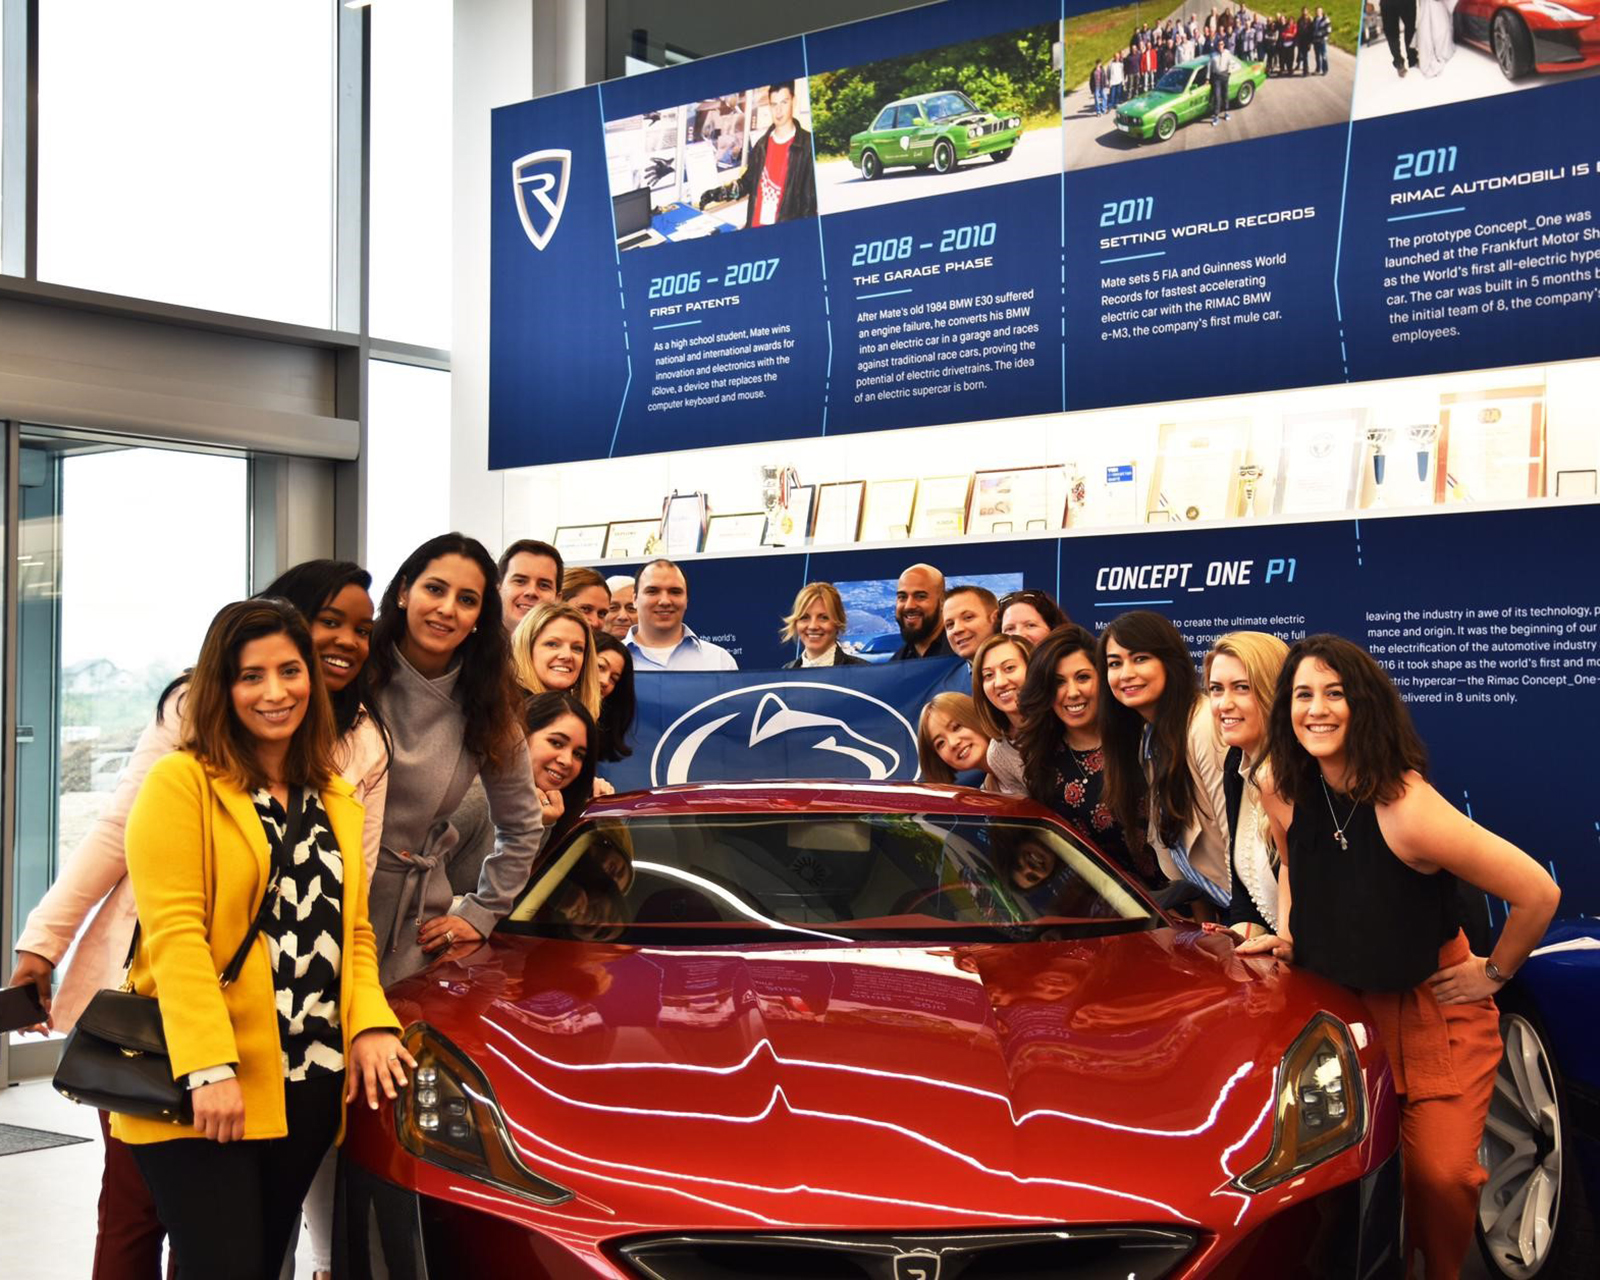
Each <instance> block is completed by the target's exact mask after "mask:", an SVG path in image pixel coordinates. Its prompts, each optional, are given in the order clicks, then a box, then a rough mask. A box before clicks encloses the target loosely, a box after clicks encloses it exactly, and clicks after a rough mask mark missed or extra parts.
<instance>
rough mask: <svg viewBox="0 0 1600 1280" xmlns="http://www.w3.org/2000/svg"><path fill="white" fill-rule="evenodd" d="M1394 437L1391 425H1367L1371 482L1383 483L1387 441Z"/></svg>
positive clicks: (1387, 448) (1387, 455)
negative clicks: (1370, 459)
mask: <svg viewBox="0 0 1600 1280" xmlns="http://www.w3.org/2000/svg"><path fill="white" fill-rule="evenodd" d="M1393 438H1394V428H1393V427H1368V428H1367V448H1369V449H1371V450H1372V482H1373V483H1374V484H1376V485H1378V486H1379V487H1380V488H1381V487H1382V485H1383V472H1384V466H1385V464H1386V463H1387V462H1388V460H1389V452H1388V450H1389V441H1390V440H1391V439H1393Z"/></svg>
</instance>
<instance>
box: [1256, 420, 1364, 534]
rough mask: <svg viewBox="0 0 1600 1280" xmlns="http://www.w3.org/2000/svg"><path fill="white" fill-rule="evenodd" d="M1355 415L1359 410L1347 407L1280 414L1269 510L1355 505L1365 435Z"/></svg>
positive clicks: (1340, 508) (1309, 510) (1303, 510)
mask: <svg viewBox="0 0 1600 1280" xmlns="http://www.w3.org/2000/svg"><path fill="white" fill-rule="evenodd" d="M1361 417H1362V413H1361V411H1360V410H1351V411H1350V412H1342V411H1335V412H1332V413H1307V414H1290V415H1288V416H1287V417H1285V418H1284V421H1283V446H1282V448H1281V449H1280V450H1279V453H1278V485H1277V489H1278V492H1277V496H1276V499H1275V501H1274V503H1273V510H1274V511H1276V512H1277V513H1278V514H1279V515H1304V514H1309V513H1312V512H1318V511H1348V510H1350V509H1351V508H1352V507H1354V506H1355V505H1356V499H1357V497H1358V490H1359V486H1360V484H1361V460H1362V457H1363V456H1364V455H1363V452H1362V444H1363V442H1364V441H1365V440H1366V434H1365V433H1364V432H1363V430H1362V427H1361Z"/></svg>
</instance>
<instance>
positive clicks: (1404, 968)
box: [1239, 635, 1561, 1277]
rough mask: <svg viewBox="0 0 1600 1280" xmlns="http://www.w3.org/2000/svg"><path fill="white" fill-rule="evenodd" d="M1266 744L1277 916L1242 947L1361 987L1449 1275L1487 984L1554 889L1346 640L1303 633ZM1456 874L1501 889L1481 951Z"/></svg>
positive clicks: (1535, 931) (1490, 1035)
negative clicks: (1452, 796)
mask: <svg viewBox="0 0 1600 1280" xmlns="http://www.w3.org/2000/svg"><path fill="white" fill-rule="evenodd" d="M1267 750H1268V756H1269V758H1270V760H1271V767H1272V790H1271V791H1270V792H1267V793H1264V798H1265V800H1266V804H1267V812H1268V814H1269V816H1270V818H1271V821H1272V826H1273V833H1274V835H1275V836H1276V837H1277V838H1278V840H1279V842H1280V844H1279V847H1280V848H1281V849H1282V850H1283V871H1282V872H1281V873H1280V875H1279V880H1278V908H1279V912H1280V916H1281V918H1282V919H1283V921H1285V922H1286V927H1285V928H1284V929H1283V930H1282V931H1281V932H1280V934H1279V935H1278V936H1271V935H1268V936H1265V937H1262V938H1254V939H1251V940H1250V941H1247V942H1244V943H1241V944H1240V947H1239V950H1240V951H1242V952H1246V953H1249V952H1266V953H1270V954H1272V955H1274V956H1276V957H1277V958H1278V959H1280V960H1283V961H1285V962H1292V963H1294V964H1298V965H1302V966H1304V967H1305V968H1307V969H1310V970H1312V971H1313V972H1315V973H1319V974H1321V975H1322V976H1323V977H1325V978H1329V979H1331V980H1333V981H1334V982H1339V983H1342V984H1344V985H1345V986H1347V987H1352V988H1354V989H1355V990H1356V991H1358V992H1360V993H1361V995H1362V997H1363V999H1364V1000H1365V1002H1366V1006H1367V1009H1368V1011H1369V1012H1370V1013H1371V1014H1372V1021H1373V1023H1374V1024H1375V1026H1376V1028H1377V1032H1378V1038H1379V1039H1380V1040H1381V1041H1382V1042H1383V1045H1384V1048H1385V1049H1386V1050H1387V1052H1388V1055H1389V1062H1390V1065H1391V1067H1392V1068H1393V1070H1394V1077H1395V1091H1396V1093H1397V1094H1399V1095H1400V1099H1401V1108H1400V1139H1401V1147H1402V1151H1403V1160H1402V1171H1403V1172H1402V1176H1403V1178H1404V1181H1405V1206H1406V1225H1407V1228H1408V1233H1409V1237H1410V1240H1411V1244H1412V1247H1415V1248H1420V1249H1421V1250H1422V1254H1423V1258H1424V1260H1425V1263H1426V1267H1427V1274H1428V1275H1429V1276H1430V1277H1432V1276H1454V1275H1456V1274H1457V1273H1458V1272H1459V1271H1460V1268H1461V1264H1462V1262H1463V1261H1464V1260H1465V1258H1466V1254H1467V1250H1468V1249H1469V1248H1470V1247H1471V1244H1472V1238H1473V1227H1474V1225H1475V1223H1476V1221H1477V1213H1478V1196H1479V1191H1480V1190H1481V1188H1482V1187H1483V1184H1484V1181H1485V1179H1486V1177H1487V1175H1486V1174H1485V1173H1484V1171H1483V1169H1482V1167H1481V1166H1480V1165H1479V1164H1478V1145H1479V1143H1480V1141H1481V1140H1482V1136H1483V1126H1484V1119H1485V1117H1486V1115H1487V1114H1488V1109H1489V1100H1490V1098H1491V1096H1492V1095H1493V1092H1494V1079H1495V1070H1496V1068H1497V1067H1498V1065H1499V1061H1500V1035H1499V1015H1498V1013H1497V1012H1496V1009H1495V1004H1494V998H1493V997H1494V995H1495V993H1496V992H1497V991H1499V990H1500V988H1501V986H1502V985H1503V984H1504V982H1505V980H1506V979H1507V978H1509V977H1510V976H1511V975H1512V974H1513V973H1515V972H1516V971H1517V968H1518V967H1519V966H1520V965H1521V964H1522V962H1523V961H1524V960H1526V959H1527V958H1528V954H1529V952H1531V951H1532V950H1533V948H1534V947H1535V946H1536V945H1538V942H1539V940H1540V938H1542V937H1543V936H1544V931H1545V928H1546V926H1547V925H1548V924H1549V923H1550V918H1551V917H1552V916H1553V915H1554V914H1555V909H1556V905H1557V903H1558V902H1559V901H1560V897H1561V891H1560V890H1559V889H1558V888H1557V887H1556V885H1555V882H1554V881H1553V880H1552V879H1551V878H1550V876H1549V875H1548V874H1547V873H1546V872H1545V870H1544V868H1543V867H1541V866H1540V865H1539V864H1538V863H1537V862H1535V861H1534V860H1533V859H1532V858H1530V857H1529V856H1528V855H1527V854H1526V853H1524V852H1523V851H1522V850H1521V849H1518V848H1517V847H1516V846H1515V845H1513V844H1511V843H1509V842H1508V841H1506V840H1503V839H1501V838H1500V837H1499V836H1497V835H1495V834H1493V833H1492V832H1490V831H1486V830H1485V829H1484V828H1483V827H1480V826H1478V824H1477V823H1475V822H1473V821H1472V819H1471V818H1469V817H1467V816H1466V815H1465V814H1463V813H1461V812H1460V811H1459V810H1458V809H1457V808H1456V807H1455V806H1454V805H1452V804H1451V803H1450V802H1449V801H1448V800H1446V799H1445V798H1444V797H1443V796H1442V795H1440V794H1439V792H1438V791H1436V790H1435V789H1434V788H1433V786H1432V785H1431V784H1430V783H1429V782H1428V779H1427V767H1428V761H1427V752H1426V750H1425V749H1424V747H1423V745H1422V741H1421V739H1420V738H1419V737H1418V736H1417V732H1416V729H1415V728H1414V727H1413V726H1412V723H1411V716H1410V714H1409V712H1408V711H1407V710H1406V705H1405V703H1404V702H1403V701H1402V700H1401V697H1400V694H1399V692H1398V691H1397V690H1396V689H1395V687H1394V684H1393V683H1392V682H1391V681H1390V679H1389V677H1388V675H1387V674H1386V673H1385V672H1384V670H1383V668H1382V667H1380V666H1379V665H1378V663H1377V662H1376V661H1374V659H1373V658H1372V657H1371V655H1370V654H1368V653H1367V652H1366V650H1364V649H1362V648H1361V647H1360V646H1358V645H1354V644H1352V643H1350V641H1348V640H1344V639H1341V638H1340V637H1338V636H1331V635H1314V636H1308V637H1306V639H1304V640H1301V641H1300V642H1298V643H1297V644H1295V645H1294V646H1293V647H1292V648H1291V649H1290V650H1289V654H1288V657H1287V659H1286V660H1285V662H1284V665H1283V673H1282V675H1281V677H1280V678H1279V681H1278V687H1277V690H1276V694H1275V696H1274V699H1273V704H1272V713H1271V718H1270V720H1269V722H1268V730H1267ZM1458 877H1459V879H1460V880H1463V881H1466V882H1467V883H1469V884H1471V885H1473V886H1474V887H1476V888H1478V889H1480V890H1481V891H1483V892H1484V893H1486V894H1489V895H1490V896H1491V897H1494V898H1499V899H1501V900H1503V901H1504V902H1505V903H1506V904H1507V905H1508V908H1509V909H1508V912H1507V915H1506V922H1505V925H1504V926H1503V928H1502V929H1501V931H1500V937H1499V940H1498V941H1497V942H1496V943H1495V946H1494V950H1493V951H1492V952H1491V953H1490V954H1489V955H1488V956H1487V957H1484V956H1477V955H1473V954H1472V952H1471V949H1470V948H1469V946H1468V944H1467V940H1466V937H1465V936H1464V935H1463V934H1462V932H1461V929H1460V924H1459V921H1460V912H1459V910H1458V907H1457V899H1456V893H1455V882H1456V880H1457V878H1458Z"/></svg>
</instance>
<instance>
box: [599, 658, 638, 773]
mask: <svg viewBox="0 0 1600 1280" xmlns="http://www.w3.org/2000/svg"><path fill="white" fill-rule="evenodd" d="M594 665H595V672H596V675H597V676H598V678H599V682H600V715H599V716H598V717H597V718H596V720H595V729H596V730H597V732H598V734H599V739H600V741H599V745H598V747H597V749H596V751H595V753H594V754H595V758H596V759H597V760H601V761H605V762H608V763H613V764H614V763H616V762H617V761H618V760H626V759H627V758H628V757H629V756H631V755H632V754H633V746H632V744H631V743H629V741H628V738H629V736H630V735H631V734H632V733H633V718H634V715H635V714H636V713H637V711H638V700H637V698H636V696H635V695H634V692H633V655H632V654H631V653H629V652H628V646H627V645H625V644H623V643H622V641H620V640H618V639H617V637H616V636H614V635H612V634H611V632H609V631H597V632H596V633H595V637H594Z"/></svg>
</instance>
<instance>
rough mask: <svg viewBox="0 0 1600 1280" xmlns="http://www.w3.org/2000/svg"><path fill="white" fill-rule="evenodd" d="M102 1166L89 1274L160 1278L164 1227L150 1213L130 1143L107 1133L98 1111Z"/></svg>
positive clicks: (102, 1279) (152, 1207) (113, 1279)
mask: <svg viewBox="0 0 1600 1280" xmlns="http://www.w3.org/2000/svg"><path fill="white" fill-rule="evenodd" d="M100 1133H101V1135H102V1136H103V1137H104V1138H105V1143H106V1166H105V1171H104V1172H103V1173H102V1174H101V1175H100V1207H99V1213H98V1219H99V1220H98V1223H97V1230H96V1233H95V1240H94V1271H93V1273H92V1274H93V1276H94V1280H160V1276H161V1242H162V1241H163V1240H164V1239H165V1238H166V1235H167V1233H166V1230H165V1228H163V1227H162V1225H161V1219H160V1218H158V1217H157V1216H156V1202H155V1201H154V1200H153V1199H151V1198H150V1188H149V1187H147V1186H145V1182H144V1175H143V1174H141V1173H140V1172H139V1165H138V1163H137V1162H136V1161H135V1160H134V1158H133V1148H132V1147H130V1146H129V1145H128V1144H127V1143H126V1142H119V1141H118V1140H117V1139H116V1138H113V1137H112V1136H111V1124H110V1120H109V1118H108V1117H107V1115H106V1113H105V1112H104V1111H102V1112H101V1113H100Z"/></svg>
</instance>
